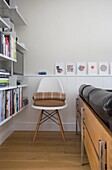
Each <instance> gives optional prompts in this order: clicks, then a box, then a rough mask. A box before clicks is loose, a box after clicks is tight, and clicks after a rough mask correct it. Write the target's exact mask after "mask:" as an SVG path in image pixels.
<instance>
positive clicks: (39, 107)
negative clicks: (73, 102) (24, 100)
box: [32, 103, 67, 110]
mask: <svg viewBox="0 0 112 170" xmlns="http://www.w3.org/2000/svg"><path fill="white" fill-rule="evenodd" d="M66 107H67V103H65V105H63V106H56V107H44V106H35V105H32V108H33V109H39V110H61V109H64V108H66Z"/></svg>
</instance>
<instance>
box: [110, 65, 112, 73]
mask: <svg viewBox="0 0 112 170" xmlns="http://www.w3.org/2000/svg"><path fill="white" fill-rule="evenodd" d="M110 74H111V75H112V62H110Z"/></svg>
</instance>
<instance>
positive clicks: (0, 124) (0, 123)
mask: <svg viewBox="0 0 112 170" xmlns="http://www.w3.org/2000/svg"><path fill="white" fill-rule="evenodd" d="M27 106H28V104H27V105H25V106H24V107H23V108H22V109H20V110H19V111H18V112H16V113H14V114H13V115H11V116H9V117H8V118H6V119H4V120H3V121H2V122H0V126H2V125H3V124H5V123H6V122H8V121H9V120H10V119H13V117H15V116H16V115H17V114H19V113H20V112H21V111H22V110H23V109H25V108H26V107H27Z"/></svg>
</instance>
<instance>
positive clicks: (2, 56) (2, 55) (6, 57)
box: [0, 53, 17, 62]
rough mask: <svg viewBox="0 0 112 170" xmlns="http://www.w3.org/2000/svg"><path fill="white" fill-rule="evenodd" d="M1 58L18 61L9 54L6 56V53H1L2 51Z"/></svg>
mask: <svg viewBox="0 0 112 170" xmlns="http://www.w3.org/2000/svg"><path fill="white" fill-rule="evenodd" d="M0 58H3V59H7V60H10V61H14V62H17V60H14V59H13V58H10V57H8V56H6V55H4V54H1V53H0Z"/></svg>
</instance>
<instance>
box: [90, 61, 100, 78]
mask: <svg viewBox="0 0 112 170" xmlns="http://www.w3.org/2000/svg"><path fill="white" fill-rule="evenodd" d="M88 74H89V75H97V74H98V64H97V62H88Z"/></svg>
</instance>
